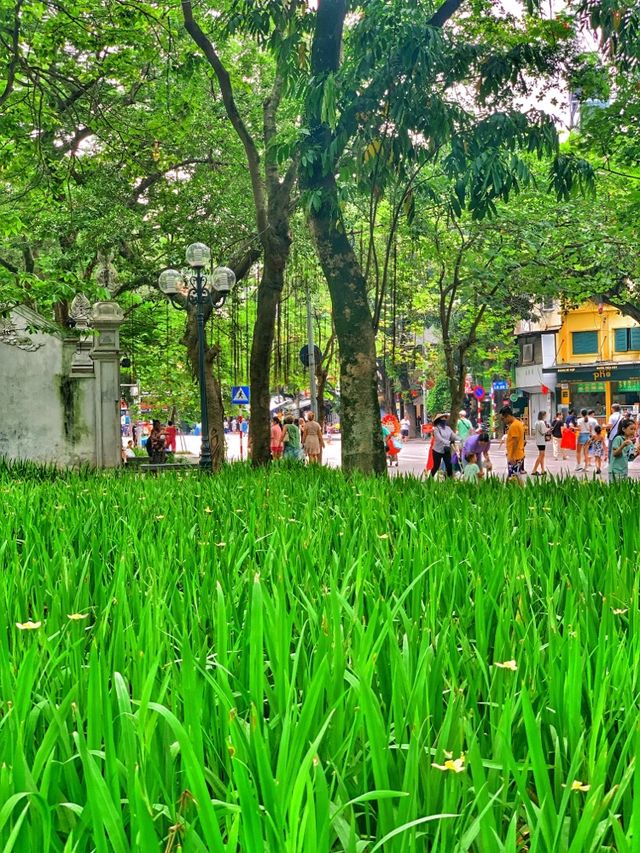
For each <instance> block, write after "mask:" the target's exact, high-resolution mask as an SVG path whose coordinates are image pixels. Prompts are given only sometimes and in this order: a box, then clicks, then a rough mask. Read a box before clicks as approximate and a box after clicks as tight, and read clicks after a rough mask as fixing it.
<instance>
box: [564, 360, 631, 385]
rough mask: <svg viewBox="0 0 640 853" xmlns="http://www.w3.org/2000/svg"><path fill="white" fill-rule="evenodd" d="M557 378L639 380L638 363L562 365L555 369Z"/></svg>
mask: <svg viewBox="0 0 640 853" xmlns="http://www.w3.org/2000/svg"><path fill="white" fill-rule="evenodd" d="M557 378H558V382H608V381H611V382H620V381H621V380H623V379H633V380H634V381H636V382H640V364H628V365H623V366H620V367H618V365H612V364H609V365H604V366H602V365H597V364H593V365H591V366H590V367H562V368H561V369H559V370H558V371H557Z"/></svg>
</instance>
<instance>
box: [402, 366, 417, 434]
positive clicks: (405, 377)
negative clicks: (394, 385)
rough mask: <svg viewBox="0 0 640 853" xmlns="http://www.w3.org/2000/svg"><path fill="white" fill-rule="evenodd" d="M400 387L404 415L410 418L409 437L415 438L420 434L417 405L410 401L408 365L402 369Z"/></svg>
mask: <svg viewBox="0 0 640 853" xmlns="http://www.w3.org/2000/svg"><path fill="white" fill-rule="evenodd" d="M400 387H401V388H402V396H403V399H404V414H405V415H406V417H407V418H409V437H410V438H415V437H416V436H417V434H418V419H417V417H416V406H415V403H413V402H411V401H410V400H409V393H410V391H411V387H410V383H409V372H408V369H407V367H406V365H405V366H403V367H401V368H400Z"/></svg>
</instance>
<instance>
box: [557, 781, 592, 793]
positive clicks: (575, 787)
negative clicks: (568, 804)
mask: <svg viewBox="0 0 640 853" xmlns="http://www.w3.org/2000/svg"><path fill="white" fill-rule="evenodd" d="M562 787H563V788H566V787H567V786H566V785H563V786H562ZM590 789H591V785H587V784H586V783H585V782H580V781H578V779H574V780H573V782H572V783H571V790H572V791H582V792H585V793H586V791H589V790H590Z"/></svg>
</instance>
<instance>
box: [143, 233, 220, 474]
mask: <svg viewBox="0 0 640 853" xmlns="http://www.w3.org/2000/svg"><path fill="white" fill-rule="evenodd" d="M186 260H187V264H188V265H189V267H190V268H191V270H192V271H193V273H191V270H189V271H188V272H187V273H186V274H183V273H180V272H178V270H174V269H166V270H163V271H162V272H161V273H160V278H159V279H158V285H159V287H160V290H161V291H162V292H163V293H164V294H165V296H168V297H169V299H170V300H171V303H172V304H173V305H174V306H175V307H176V308H182V309H186V308H187V306H188V305H194V306H195V308H196V319H197V322H198V374H199V379H200V419H201V422H202V443H201V445H200V468H202V469H203V470H204V471H211V445H210V444H209V414H208V412H207V388H206V384H205V361H204V308H205V305H211V306H212V307H213V308H221V307H222V306H223V305H224V303H225V300H226V298H227V296H228V295H229V293H231V291H232V290H233V287H234V285H235V283H236V276H235V273H234V271H233V270H230V269H229V268H228V267H216V269H214V270H213V272H212V273H210V274H209V275H207V274H206V273H205V272H204V270H205V268H206V267H208V266H209V264H210V263H211V249H210V248H209V247H208V246H206V245H205V244H204V243H192V244H191V245H190V246H188V247H187V252H186ZM180 293H182V294H183V295H184V297H185V300H184V301H178V300H177V299H176V297H177V296H178V294H180Z"/></svg>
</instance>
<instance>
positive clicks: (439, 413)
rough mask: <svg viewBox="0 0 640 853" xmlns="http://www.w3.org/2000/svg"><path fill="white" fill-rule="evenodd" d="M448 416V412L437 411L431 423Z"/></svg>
mask: <svg viewBox="0 0 640 853" xmlns="http://www.w3.org/2000/svg"><path fill="white" fill-rule="evenodd" d="M448 417H449V412H438V414H437V415H436V416H435V417H434V419H433V423H434V424H435V423H437V422H438V421H442V420H445V419H446V418H448Z"/></svg>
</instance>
